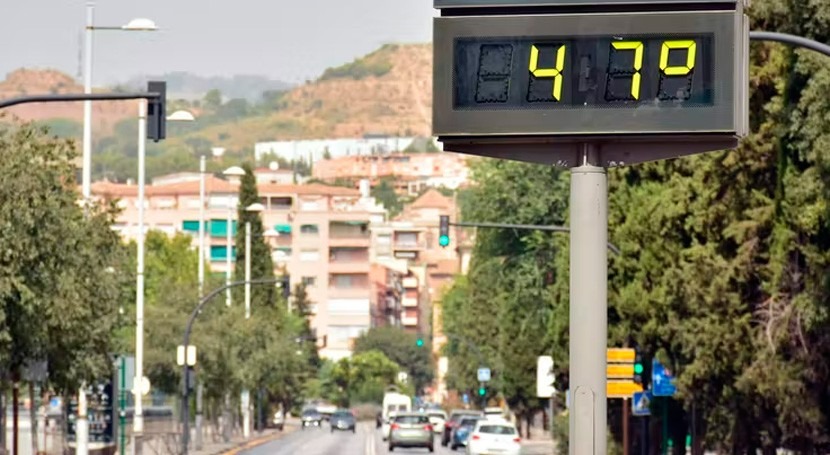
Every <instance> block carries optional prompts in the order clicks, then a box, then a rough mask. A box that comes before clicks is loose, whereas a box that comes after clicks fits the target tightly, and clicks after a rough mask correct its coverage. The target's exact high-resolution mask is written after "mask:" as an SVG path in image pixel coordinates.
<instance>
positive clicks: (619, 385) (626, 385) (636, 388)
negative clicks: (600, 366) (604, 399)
mask: <svg viewBox="0 0 830 455" xmlns="http://www.w3.org/2000/svg"><path fill="white" fill-rule="evenodd" d="M605 391H606V393H607V394H608V398H631V396H632V395H634V392H642V391H643V386H641V385H640V384H636V383H634V382H631V381H608V386H607V387H606V388H605Z"/></svg>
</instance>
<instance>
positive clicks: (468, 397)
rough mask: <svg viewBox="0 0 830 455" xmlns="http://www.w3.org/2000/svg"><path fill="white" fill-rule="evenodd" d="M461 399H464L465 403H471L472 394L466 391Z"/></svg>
mask: <svg viewBox="0 0 830 455" xmlns="http://www.w3.org/2000/svg"><path fill="white" fill-rule="evenodd" d="M461 401H463V402H464V404H470V396H469V395H467V394H466V393H465V394H464V395H461Z"/></svg>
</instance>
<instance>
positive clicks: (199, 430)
mask: <svg viewBox="0 0 830 455" xmlns="http://www.w3.org/2000/svg"><path fill="white" fill-rule="evenodd" d="M203 393H204V387H203V385H202V383H201V381H200V382H199V383H198V384H197V385H196V437H195V438H194V440H193V446H194V448H195V449H196V450H202V394H203Z"/></svg>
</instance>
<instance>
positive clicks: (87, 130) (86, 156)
mask: <svg viewBox="0 0 830 455" xmlns="http://www.w3.org/2000/svg"><path fill="white" fill-rule="evenodd" d="M85 30H86V33H85V40H84V41H85V43H84V44H85V46H84V47H85V50H84V93H86V94H89V93H92V49H93V46H92V37H93V32H94V31H96V30H121V31H133V32H135V31H154V30H158V27H156V24H155V23H154V22H153V21H151V20H149V19H143V18H136V19H133V20H131V21H130V22H128V23H127V24H125V25H123V26H121V27H101V26H95V2H92V1H89V2H87V4H86V28H85ZM82 166H83V171H82V180H83V183H82V185H83V186H82V193H83V197H84V200H89V198H90V197H91V196H92V102H91V101H84V130H83V162H82ZM84 453H85V452H84Z"/></svg>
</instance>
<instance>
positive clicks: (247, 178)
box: [234, 164, 285, 328]
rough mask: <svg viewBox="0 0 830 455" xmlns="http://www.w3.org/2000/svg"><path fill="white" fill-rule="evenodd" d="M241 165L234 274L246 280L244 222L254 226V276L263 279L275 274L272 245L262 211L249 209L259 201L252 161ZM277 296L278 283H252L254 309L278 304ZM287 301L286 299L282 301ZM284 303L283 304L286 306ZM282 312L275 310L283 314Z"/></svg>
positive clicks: (252, 253)
mask: <svg viewBox="0 0 830 455" xmlns="http://www.w3.org/2000/svg"><path fill="white" fill-rule="evenodd" d="M242 168H243V169H244V170H245V175H244V176H243V177H242V181H241V183H240V186H239V210H238V214H237V220H239V224H238V230H237V233H236V245H237V248H236V267H235V268H234V273H235V276H236V280H238V281H241V280H244V279H245V248H244V245H245V225H246V224H247V223H250V225H251V279H254V280H256V279H264V278H273V277H274V262H273V261H272V259H271V248H269V247H268V244H267V243H266V239H265V238H264V237H263V232H265V229H264V228H263V226H262V218H261V217H260V215H259V213H256V212H249V211H247V210H246V209H247V208H248V207H249V206H250V205H251V204H255V203H260V198H259V192H258V191H257V187H256V177H255V176H254V172H253V169H252V168H251V166H250V165H249V164H244V165H243V166H242ZM236 295H238V297H236V299H237V301H242V299H241V297H242V291H240V290H237V292H236ZM278 299H281V297H280V296H278V295H277V292H276V287H275V286H252V287H251V308H252V311H254V310H253V308H255V306H272V307H273V306H276V305H277V304H278ZM283 303H284V302H283ZM284 307H285V305H284V304H283V305H280V308H284ZM280 314H281V313H276V315H280ZM273 322H274V324H275V328H277V327H279V326H280V321H279V320H275V321H273Z"/></svg>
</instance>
